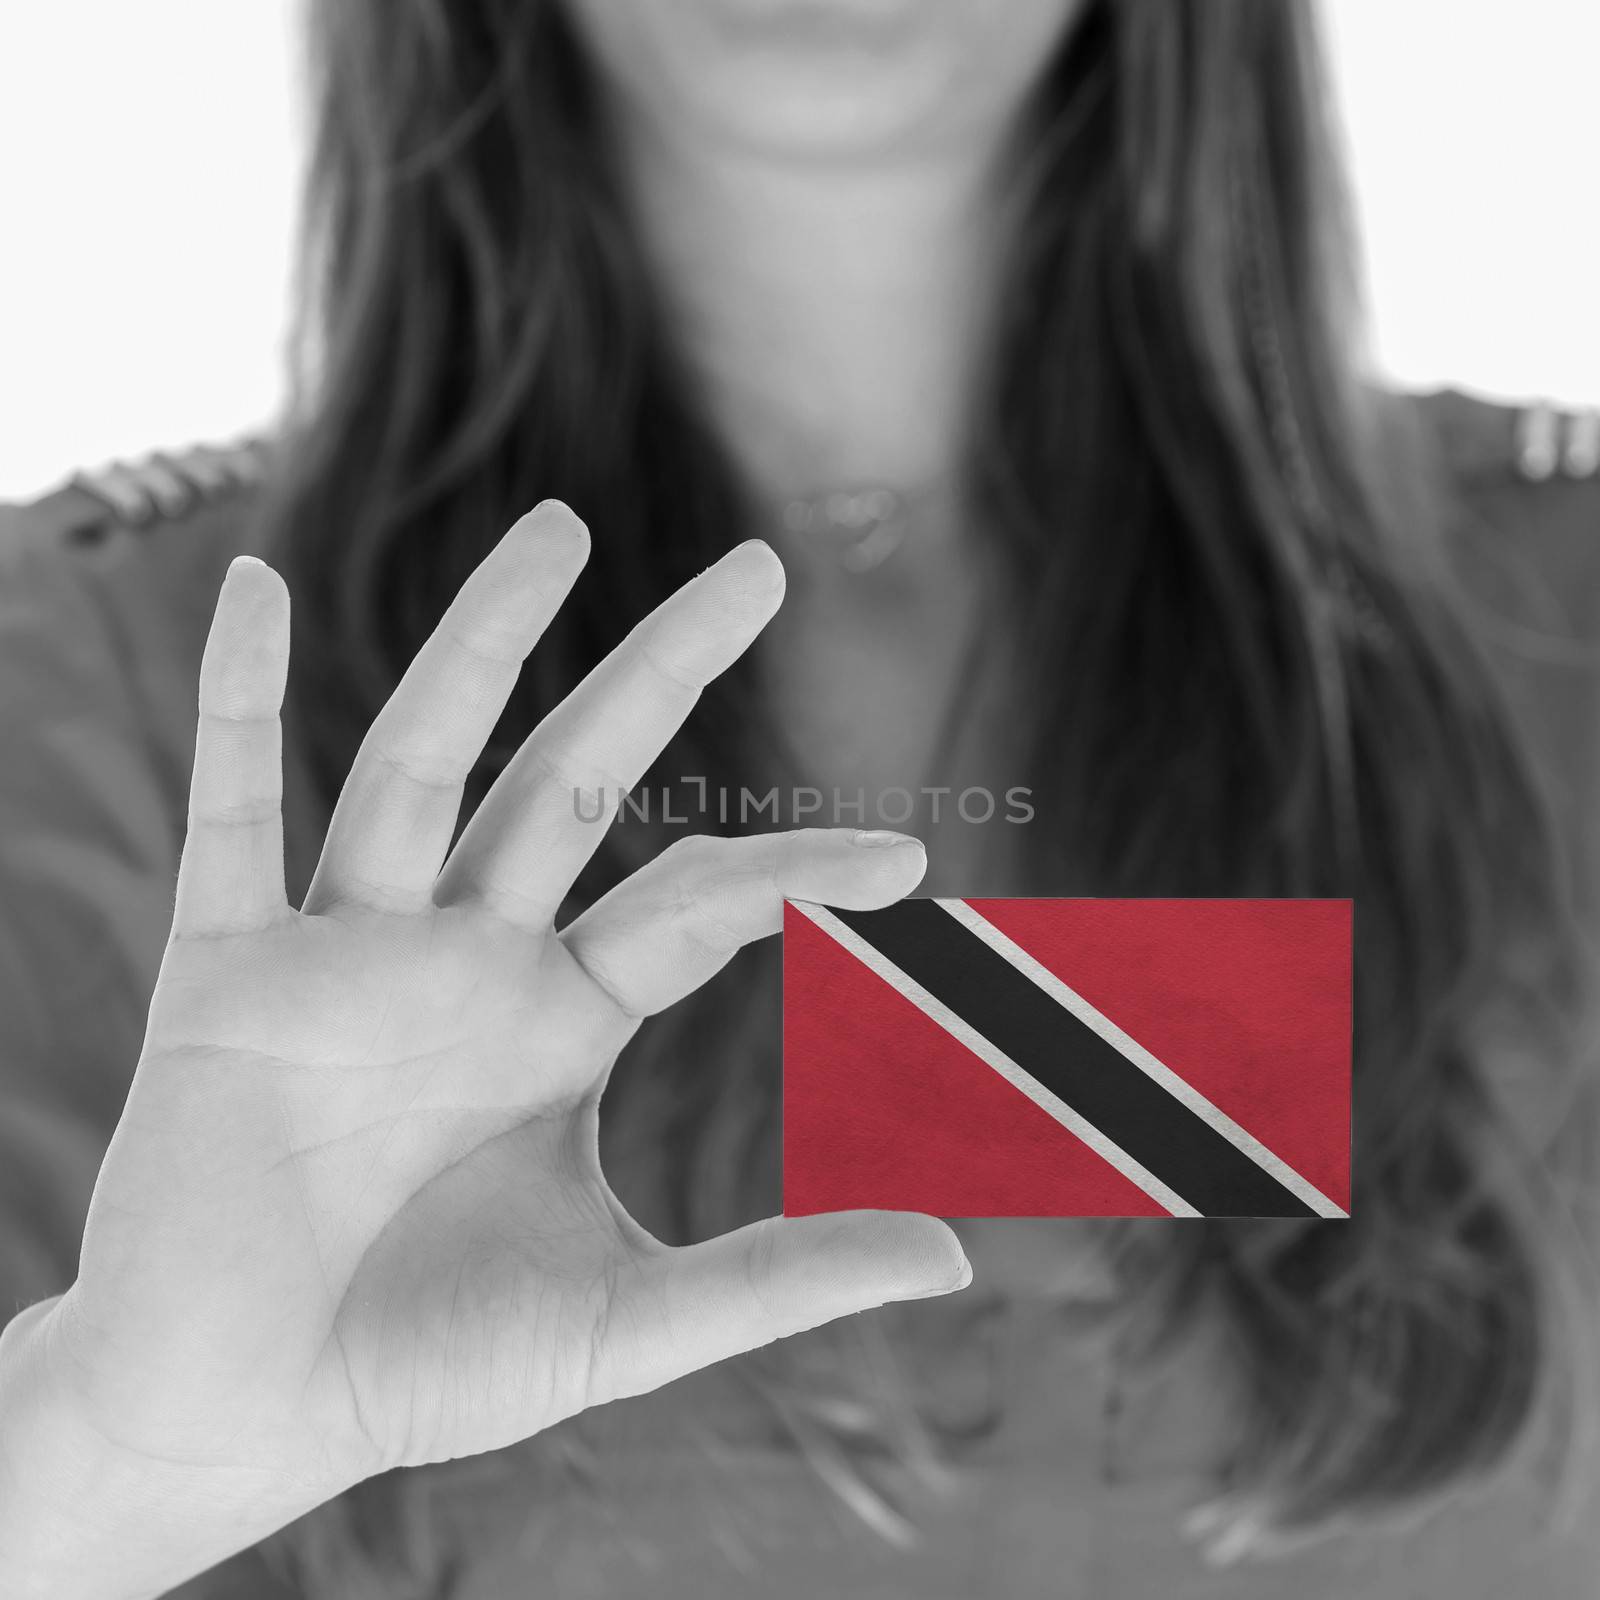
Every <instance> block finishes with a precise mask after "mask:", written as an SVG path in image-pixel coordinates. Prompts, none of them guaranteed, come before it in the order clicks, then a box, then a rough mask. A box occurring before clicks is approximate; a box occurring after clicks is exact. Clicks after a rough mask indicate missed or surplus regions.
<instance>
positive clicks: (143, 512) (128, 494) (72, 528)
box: [0, 438, 271, 545]
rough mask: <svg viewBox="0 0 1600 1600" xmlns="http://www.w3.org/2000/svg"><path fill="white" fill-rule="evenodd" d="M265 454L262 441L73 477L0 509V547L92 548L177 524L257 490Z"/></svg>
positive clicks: (170, 454)
mask: <svg viewBox="0 0 1600 1600" xmlns="http://www.w3.org/2000/svg"><path fill="white" fill-rule="evenodd" d="M270 450H271V445H270V441H269V440H267V439H265V438H245V439H240V440H237V441H234V442H232V443H228V444H199V445H193V446H190V447H188V448H186V449H182V450H166V451H155V452H152V453H151V454H149V455H146V456H142V457H140V458H139V459H137V460H134V461H115V462H112V463H110V464H109V465H107V466H104V467H99V468H96V469H94V470H92V471H81V472H77V473H74V474H73V476H72V477H71V478H69V479H68V480H67V481H66V482H65V483H63V484H61V485H60V486H59V487H57V488H55V489H52V490H50V491H49V492H47V493H46V494H43V495H41V496H40V497H39V498H37V499H35V500H32V501H27V502H24V503H21V504H14V505H5V504H0V544H10V543H15V542H16V541H18V540H21V541H23V542H30V543H31V542H35V541H42V542H44V543H46V544H49V543H64V544H69V545H95V544H99V543H101V542H103V541H105V540H106V539H108V538H110V537H111V536H113V535H114V534H116V533H118V532H119V531H139V530H149V529H153V528H155V527H158V526H161V525H164V524H167V523H176V522H182V521H183V520H184V519H185V518H187V517H189V516H191V515H192V514H193V513H195V512H198V511H199V510H201V509H202V508H203V507H208V506H211V505H213V504H221V503H223V502H226V501H230V500H232V499H233V498H234V497H236V496H240V495H246V494H248V493H249V492H250V491H252V490H254V489H255V488H257V487H258V486H259V485H260V483H261V482H262V480H263V479H264V477H265V476H266V472H267V468H268V463H269V458H270Z"/></svg>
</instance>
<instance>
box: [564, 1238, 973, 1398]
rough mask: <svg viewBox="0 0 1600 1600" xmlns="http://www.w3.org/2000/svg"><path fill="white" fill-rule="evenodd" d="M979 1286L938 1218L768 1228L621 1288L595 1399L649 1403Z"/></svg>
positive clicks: (700, 1249)
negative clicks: (685, 1382)
mask: <svg viewBox="0 0 1600 1600" xmlns="http://www.w3.org/2000/svg"><path fill="white" fill-rule="evenodd" d="M971 1281H972V1268H971V1266H970V1264H969V1263H968V1261H967V1258H966V1255H965V1253H964V1252H963V1251H962V1248H961V1245H960V1243H959V1242H958V1241H957V1239H956V1236H955V1234H954V1233H952V1232H951V1231H950V1229H949V1228H948V1227H947V1226H946V1225H945V1224H944V1223H942V1222H940V1221H939V1220H938V1219H937V1218H935V1217H926V1216H921V1215H919V1214H917V1213H915V1212H907V1211H840V1212H830V1213H828V1214H826V1215H822V1216H813V1217H768V1218H767V1219H766V1220H765V1221H762V1222H755V1223H752V1224H750V1226H749V1227H745V1228H740V1229H738V1230H737V1231H736V1232H733V1233H725V1234H723V1235H722V1236H721V1237H720V1238H717V1239H711V1240H708V1241H707V1242H706V1243H704V1244H697V1245H689V1246H687V1247H685V1248H683V1249H677V1250H665V1251H663V1252H662V1253H661V1254H659V1255H655V1256H650V1257H647V1258H646V1259H645V1260H644V1261H643V1262H641V1263H640V1266H639V1270H638V1272H637V1274H636V1275H635V1276H633V1277H632V1278H631V1279H627V1280H623V1281H622V1282H619V1283H618V1285H617V1290H616V1294H615V1297H614V1299H613V1302H612V1307H611V1314H610V1317H609V1318H608V1321H607V1325H606V1333H605V1339H604V1341H603V1347H602V1350H601V1352H600V1353H599V1358H598V1362H597V1366H598V1368H599V1370H597V1371H596V1373H595V1389H596V1390H597V1391H598V1395H597V1398H598V1397H599V1396H605V1397H607V1398H621V1397H622V1396H624V1395H630V1394H642V1393H644V1392H645V1391H646V1390H649V1389H654V1388H658V1387H659V1386H660V1385H661V1384H664V1383H670V1382H671V1381H672V1380H673V1379H674V1378H680V1377H682V1376H683V1375H684V1374H685V1373H689V1372H694V1371H696V1370H697V1369H699V1368H700V1367H708V1366H710V1365H711V1364H712V1363H713V1362H716V1361H723V1360H726V1359H727V1358H728V1357H729V1356H734V1355H739V1354H741V1353H742V1352H744V1351H746V1350H754V1349H756V1348H758V1347H759V1346H761V1345H764V1344H770V1343H771V1342H772V1341H773V1340H774V1339H782V1338H786V1337H787V1336H788V1335H789V1334H793V1333H802V1332H804V1331H805V1330H806V1329H807V1328H816V1327H820V1326H821V1325H822V1324H823V1323H825V1322H832V1321H833V1320H834V1319H835V1318H836V1317H846V1316H849V1315H851V1313H853V1312H857V1311H867V1310H871V1309H872V1308H873V1307H875V1306H881V1305H883V1304H884V1303H885V1302H887V1301H890V1300H916V1299H922V1298H924V1297H927V1296H931V1295H940V1294H949V1293H951V1292H952V1291H953V1290H956V1289H964V1288H965V1287H966V1286H967V1285H968V1284H969V1283H970V1282H971Z"/></svg>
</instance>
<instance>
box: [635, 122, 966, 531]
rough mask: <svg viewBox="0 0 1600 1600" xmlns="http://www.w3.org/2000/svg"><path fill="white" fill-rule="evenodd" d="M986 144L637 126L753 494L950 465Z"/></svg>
mask: <svg viewBox="0 0 1600 1600" xmlns="http://www.w3.org/2000/svg"><path fill="white" fill-rule="evenodd" d="M980 146H981V141H977V142H969V143H968V144H966V145H965V146H964V147H961V148H951V149H948V150H943V151H939V152H924V153H919V154H918V155H916V156H914V157H913V156H906V157H904V158H902V159H898V160H895V161H892V162H891V161H887V160H880V161H879V162H877V163H876V164H874V165H872V166H870V167H857V166H851V165H846V164H844V163H836V164H830V163H823V162H813V163H802V162H798V161H795V162H785V161H784V160H783V159H782V158H781V157H776V156H773V155H771V154H768V153H753V152H746V151H727V150H717V149H709V148H707V147H706V146H705V145H704V144H703V143H696V144H694V145H693V147H692V148H691V147H690V146H689V143H688V141H687V139H685V140H678V141H675V140H674V139H672V138H671V137H663V136H662V134H661V131H660V130H659V129H657V128H651V129H645V128H643V127H634V128H632V129H630V130H627V131H625V133H624V135H623V154H624V168H625V173H626V182H627V184H628V186H629V188H630V190H631V196H630V198H631V202H632V204H633V206H634V209H635V212H636V215H637V218H638V220H639V223H640V225H641V227H642V230H643V235H644V240H645V246H646V250H647V252H648V255H649V257H650V260H651V265H652V267H653V269H654V271H655V272H656V273H657V275H658V279H659V282H660V284H661V288H662V292H663V293H664V295H665V297H666V300H667V303H668V305H669V307H670V309H671V311H672V314H673V316H674V319H675V323H676V326H677V328H678V332H679V339H680V344H681V347H682V349H683V353H684V355H685V356H686V358H687V360H688V361H689V363H690V365H691V368H692V370H693V371H694V372H695V373H696V375H697V377H698V378H699V379H700V381H701V382H702V383H703V384H704V385H705V392H706V399H707V401H708V403H709V406H710V410H711V414H712V417H713V420H714V421H715V423H716V424H717V426H718V427H719V430H720V431H721V432H722V434H723V437H724V439H725V440H726V442H727V444H728V446H729V448H730V449H731V451H732V452H733V455H734V457H735V459H736V461H737V463H738V465H739V467H740V468H741V469H742V470H743V472H744V474H745V476H746V477H747V478H748V480H749V481H750V484H751V486H752V487H753V489H754V490H755V491H756V492H757V493H758V494H761V495H764V496H768V497H770V498H772V499H773V500H775V501H777V500H782V499H786V498H789V497H791V496H796V495H809V494H814V493H817V492H819V491H821V490H826V489H829V488H833V487H836V486H850V485H864V484H886V485H888V486H890V487H892V488H896V489H900V490H906V491H913V492H914V491H917V490H920V489H923V488H925V487H928V486H931V485H933V484H936V483H938V482H940V481H941V480H943V479H945V478H946V477H947V475H948V474H949V472H950V469H951V466H952V463H953V462H954V461H956V459H957V458H958V456H959V453H960V449H961V443H962V436H963V433H964V430H965V425H966V415H965V406H966V403H967V398H968V396H969V395H970V393H971V389H972V380H973V376H974V372H973V368H974V357H975V351H976V349H977V347H978V345H979V343H980V341H981V337H982V326H981V324H982V321H983V319H984V316H985V313H986V311H987V307H988V305H989V303H990V293H989V289H990V283H991V280H992V278H993V275H994V261H993V255H994V238H995V231H996V230H995V228H994V226H993V223H992V218H991V216H990V213H991V211H992V210H993V209H994V207H993V205H992V201H991V196H990V189H989V182H988V179H989V174H990V171H991V169H992V166H993V164H994V156H995V152H994V151H993V150H992V149H990V150H988V151H985V150H983V149H982V148H981V147H980Z"/></svg>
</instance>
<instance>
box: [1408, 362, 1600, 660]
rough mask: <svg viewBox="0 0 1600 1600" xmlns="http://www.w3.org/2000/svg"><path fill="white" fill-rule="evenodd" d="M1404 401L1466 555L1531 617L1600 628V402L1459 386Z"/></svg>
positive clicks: (1573, 627)
mask: <svg viewBox="0 0 1600 1600" xmlns="http://www.w3.org/2000/svg"><path fill="white" fill-rule="evenodd" d="M1400 403H1401V404H1402V405H1403V406H1404V407H1405V408H1406V409H1407V410H1408V411H1409V412H1410V414H1411V417H1412V419H1413V421H1414V423H1415V424H1416V427H1417V431H1418V432H1419V433H1420V434H1421V436H1422V440H1423V443H1424V446H1425V449H1426V450H1427V452H1428V454H1429V455H1430V456H1431V458H1432V461H1433V464H1434V467H1435V469H1436V471H1437V474H1438V476H1439V478H1440V479H1441V480H1442V482H1443V484H1444V486H1445V489H1446V491H1447V493H1448V495H1449V498H1450V503H1451V507H1452V511H1453V515H1452V516H1451V518H1450V519H1449V520H1450V524H1451V533H1452V537H1453V539H1455V540H1456V541H1457V543H1458V547H1459V549H1460V552H1461V555H1462V559H1463V561H1464V562H1465V563H1466V564H1467V565H1468V566H1469V567H1470V568H1471V569H1472V570H1473V571H1475V572H1477V573H1481V574H1484V575H1487V576H1497V577H1498V578H1499V579H1500V580H1501V582H1500V583H1497V584H1496V586H1495V587H1496V588H1497V589H1499V590H1500V592H1501V594H1502V595H1505V594H1508V593H1514V594H1515V596H1516V597H1517V599H1518V600H1519V601H1520V602H1521V603H1520V604H1519V605H1518V606H1517V610H1518V611H1519V612H1522V613H1523V616H1524V620H1527V621H1529V622H1532V623H1534V625H1536V626H1538V625H1540V624H1541V623H1542V624H1543V625H1545V626H1548V627H1549V628H1550V629H1551V630H1552V631H1555V632H1558V633H1574V634H1577V635H1580V636H1586V637H1592V636H1594V634H1595V633H1596V632H1597V631H1600V405H1597V406H1582V405H1555V404H1552V403H1550V402H1548V401H1515V400H1506V399H1496V398H1491V397H1489V396H1486V395H1481V394H1474V393H1469V392H1467V391H1466V390H1463V389H1459V388H1445V389H1436V390H1432V391H1430V392H1427V393H1421V394H1408V395H1405V396H1403V397H1401V398H1400ZM1507 586H1509V587H1507ZM1525 607H1531V608H1532V609H1531V611H1528V610H1525Z"/></svg>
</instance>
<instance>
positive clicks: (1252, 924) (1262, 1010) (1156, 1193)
mask: <svg viewBox="0 0 1600 1600" xmlns="http://www.w3.org/2000/svg"><path fill="white" fill-rule="evenodd" d="M1350 938H1351V903H1350V901H1348V900H944V899H937V900H929V899H922V900H903V901H901V902H900V903H899V904H898V905H894V906H890V907H888V908H887V909H886V910H882V911H864V912H863V911H833V910H827V909H824V908H823V907H821V906H814V905H808V904H803V903H800V902H798V901H791V902H789V904H788V905H787V906H786V907H785V909H784V927H783V1157H784V1159H783V1208H784V1211H785V1212H786V1213H787V1214H788V1215H790V1216H799V1215H804V1214H806V1213H810V1212H818V1211H840V1210H849V1209H854V1208H857V1207H867V1208H874V1209H884V1210H893V1211H924V1212H931V1213H932V1214H933V1215H935V1216H944V1217H983V1216H990V1217H993V1216H1108V1217H1109V1216H1151V1217H1159V1216H1174V1217H1194V1216H1222V1217H1298V1216H1320V1217H1343V1216H1347V1215H1348V1214H1349V1210H1350V1027H1351V992H1350V991H1351V954H1350V949H1351V947H1350Z"/></svg>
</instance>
